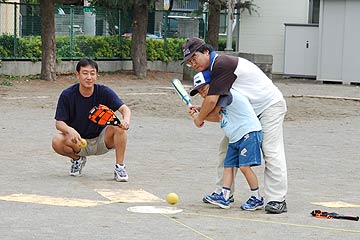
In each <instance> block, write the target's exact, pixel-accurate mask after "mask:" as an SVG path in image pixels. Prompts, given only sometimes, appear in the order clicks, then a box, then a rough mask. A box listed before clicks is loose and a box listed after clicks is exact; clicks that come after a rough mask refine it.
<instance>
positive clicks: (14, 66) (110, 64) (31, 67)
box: [0, 52, 273, 82]
mask: <svg viewBox="0 0 360 240" xmlns="http://www.w3.org/2000/svg"><path fill="white" fill-rule="evenodd" d="M219 53H220V54H225V53H224V52H219ZM231 54H232V55H235V56H239V57H243V58H246V59H248V60H249V61H251V62H253V63H255V64H256V65H257V66H259V67H260V69H261V70H263V71H264V72H265V74H266V75H267V76H268V77H270V78H271V71H272V60H273V58H272V56H271V55H262V54H251V53H231ZM77 62H78V61H62V62H59V63H57V65H56V71H57V73H62V74H68V73H74V72H75V67H76V64H77ZM97 63H98V65H99V71H100V72H115V71H121V70H128V71H130V70H132V61H97ZM147 66H148V70H153V71H160V72H174V73H182V74H183V80H187V81H191V82H192V78H193V76H194V75H195V73H196V72H195V70H193V69H192V68H190V67H187V66H186V64H182V65H181V61H172V62H169V63H165V62H161V61H155V62H150V61H148V62H147ZM40 72H41V62H30V61H2V62H1V67H0V74H5V75H12V76H28V75H38V74H40Z"/></svg>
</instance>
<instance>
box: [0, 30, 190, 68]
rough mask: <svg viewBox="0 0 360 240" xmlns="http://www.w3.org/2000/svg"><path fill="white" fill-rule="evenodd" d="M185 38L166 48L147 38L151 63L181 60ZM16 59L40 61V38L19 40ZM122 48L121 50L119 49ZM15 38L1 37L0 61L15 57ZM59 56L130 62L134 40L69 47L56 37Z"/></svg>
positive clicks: (78, 42) (85, 40) (106, 39)
mask: <svg viewBox="0 0 360 240" xmlns="http://www.w3.org/2000/svg"><path fill="white" fill-rule="evenodd" d="M185 40H186V39H183V38H173V39H172V38H168V39H167V49H166V51H165V49H164V40H163V39H146V54H147V59H148V60H149V61H163V62H169V61H172V60H177V59H181V58H182V52H181V46H182V44H183V43H184V42H185ZM17 41H18V44H17V56H16V58H17V59H29V60H31V61H40V59H41V37H40V36H31V37H29V38H17ZM119 46H120V47H119ZM13 48H14V37H13V36H11V35H1V36H0V59H1V58H2V59H5V58H6V59H9V58H14V56H13V52H14V51H13ZM56 56H57V59H58V60H61V59H68V58H72V59H76V58H82V57H89V58H94V59H108V58H112V59H131V39H125V38H121V39H119V36H84V35H78V36H75V39H74V47H73V49H71V48H70V37H69V36H56Z"/></svg>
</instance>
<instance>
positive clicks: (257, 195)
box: [251, 187, 261, 199]
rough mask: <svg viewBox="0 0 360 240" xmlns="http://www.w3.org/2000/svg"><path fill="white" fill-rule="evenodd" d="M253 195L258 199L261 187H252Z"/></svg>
mask: <svg viewBox="0 0 360 240" xmlns="http://www.w3.org/2000/svg"><path fill="white" fill-rule="evenodd" d="M251 196H255V197H256V198H257V199H260V198H261V196H260V193H259V187H257V188H255V189H251Z"/></svg>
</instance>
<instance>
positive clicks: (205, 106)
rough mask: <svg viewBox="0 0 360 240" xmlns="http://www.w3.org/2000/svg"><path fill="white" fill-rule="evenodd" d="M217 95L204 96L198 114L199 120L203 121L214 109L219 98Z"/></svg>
mask: <svg viewBox="0 0 360 240" xmlns="http://www.w3.org/2000/svg"><path fill="white" fill-rule="evenodd" d="M219 97H220V95H210V96H206V97H205V99H204V101H203V103H202V105H201V110H200V113H199V116H198V119H199V121H201V122H203V121H204V120H205V119H206V118H207V116H208V115H209V114H210V113H211V112H212V111H213V110H214V108H215V106H216V103H217V101H218V100H219Z"/></svg>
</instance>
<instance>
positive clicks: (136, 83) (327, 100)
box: [0, 72, 360, 122]
mask: <svg viewBox="0 0 360 240" xmlns="http://www.w3.org/2000/svg"><path fill="white" fill-rule="evenodd" d="M173 78H179V79H182V75H181V74H176V73H163V72H149V73H148V76H147V78H145V79H137V78H136V77H135V76H134V75H132V74H131V73H130V72H124V73H117V74H108V73H103V74H100V76H99V78H98V83H100V84H105V85H108V86H110V87H111V88H113V89H114V90H115V91H116V92H117V93H118V94H119V96H120V97H121V99H122V100H123V101H124V102H125V103H126V104H127V105H128V106H129V107H130V109H131V110H132V113H133V114H134V115H138V116H152V117H165V118H168V117H169V118H183V117H187V116H186V114H185V115H184V110H185V111H186V108H185V107H184V105H183V104H182V102H181V101H179V98H178V97H177V95H176V93H175V92H174V91H173V89H172V87H171V79H173ZM76 81H77V80H76V78H75V77H74V76H73V75H62V76H58V78H57V81H54V82H49V81H43V80H36V79H35V80H34V79H29V78H21V79H16V80H8V79H2V78H0V99H1V98H2V99H3V100H6V99H12V98H13V100H15V101H16V102H18V101H17V100H20V102H19V104H21V105H22V106H24V107H26V108H38V107H41V108H49V110H50V111H51V110H52V109H53V108H54V107H55V106H56V98H57V97H58V95H59V93H60V92H61V90H62V89H64V88H66V87H67V86H70V85H71V84H73V83H75V82H76ZM5 82H6V83H10V84H4V83H5ZM274 82H275V84H276V85H277V86H278V87H279V88H280V90H281V91H282V92H283V94H284V96H285V97H286V101H287V104H288V113H287V116H286V121H295V122H296V121H311V120H315V119H343V118H345V117H347V116H359V115H360V99H358V101H356V98H360V87H359V86H353V85H341V84H322V83H320V82H316V81H315V80H309V79H308V80H306V79H282V78H280V79H274ZM183 84H184V85H185V87H186V88H188V89H190V88H191V87H192V81H191V80H183ZM5 85H11V86H5ZM342 98H343V99H342ZM349 98H350V100H349ZM352 98H355V101H354V100H351V99H352ZM22 99H29V100H30V99H31V101H28V100H25V101H22ZM193 101H194V103H195V104H201V97H199V96H196V97H195V98H194V99H193ZM34 103H38V104H34Z"/></svg>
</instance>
